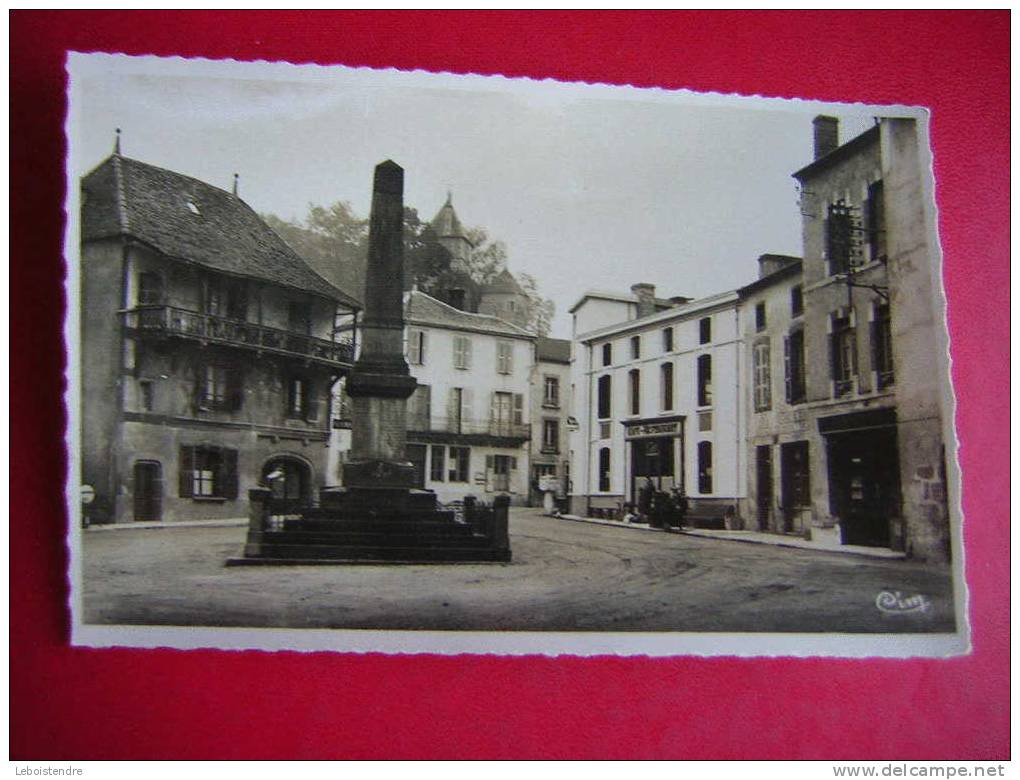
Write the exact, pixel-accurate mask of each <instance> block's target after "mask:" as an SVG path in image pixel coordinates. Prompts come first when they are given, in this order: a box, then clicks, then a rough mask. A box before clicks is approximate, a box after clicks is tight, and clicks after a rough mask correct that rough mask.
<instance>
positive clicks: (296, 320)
mask: <svg viewBox="0 0 1020 780" xmlns="http://www.w3.org/2000/svg"><path fill="white" fill-rule="evenodd" d="M287 329H288V330H290V331H293V332H294V333H302V334H304V335H308V334H309V333H311V330H312V317H311V311H310V310H309V308H308V304H307V303H305V302H304V301H290V303H288V304H287Z"/></svg>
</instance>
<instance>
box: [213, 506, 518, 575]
mask: <svg viewBox="0 0 1020 780" xmlns="http://www.w3.org/2000/svg"><path fill="white" fill-rule="evenodd" d="M249 502H250V506H251V514H250V517H249V526H248V538H247V542H246V544H245V547H244V555H243V556H242V557H235V558H230V559H228V560H227V565H228V566H238V565H267V564H276V565H296V564H328V563H334V564H343V563H352V564H353V563H472V562H473V563H480V562H502V563H506V562H509V561H510V557H511V556H510V541H509V535H508V532H507V520H508V516H509V505H510V501H509V498H508V497H506V496H500V497H497V498H496V500H495V502H494V505H493V506H492V507H485V506H479V505H478V504H477V503H476V502H475V501H474V500H473V499H472V498H470V497H468V498H467V499H466V500H465V502H464V517H463V518H460V519H458V518H457V517H456V516H455V513H454V512H453V510H450V509H443V508H441V507H439V506H438V505H437V503H436V496H435V494H434V493H433V492H431V491H428V490H406V489H399V488H386V487H379V488H328V489H325V490H323V491H322V493H321V501H320V506H318V507H304V508H298V509H294V508H293V507H291V508H290V510H291V511H288V507H286V506H284V505H282V504H281V502H276V501H274V500H273V499H272V495H271V493H270V491H269V490H266V489H264V488H255V489H253V490H251V491H249Z"/></svg>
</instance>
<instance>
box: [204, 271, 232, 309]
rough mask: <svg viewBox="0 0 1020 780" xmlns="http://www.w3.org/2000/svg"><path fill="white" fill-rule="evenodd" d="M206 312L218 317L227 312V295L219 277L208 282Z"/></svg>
mask: <svg viewBox="0 0 1020 780" xmlns="http://www.w3.org/2000/svg"><path fill="white" fill-rule="evenodd" d="M205 313H206V314H212V315H214V316H216V317H222V316H224V315H225V314H226V313H227V296H226V293H225V292H224V290H223V286H222V284H221V283H220V281H219V280H218V279H216V280H213V281H210V282H209V283H208V284H206V287H205Z"/></svg>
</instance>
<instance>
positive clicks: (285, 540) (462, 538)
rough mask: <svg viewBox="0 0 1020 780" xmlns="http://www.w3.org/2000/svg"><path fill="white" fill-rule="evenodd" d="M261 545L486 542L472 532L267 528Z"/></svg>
mask: <svg viewBox="0 0 1020 780" xmlns="http://www.w3.org/2000/svg"><path fill="white" fill-rule="evenodd" d="M262 542H263V544H299V545H327V546H346V545H353V546H358V547H364V546H372V547H483V546H485V545H486V544H488V539H487V538H486V537H484V536H475V535H473V534H467V535H458V536H437V535H419V534H379V533H335V534H324V533H305V532H300V531H267V532H265V533H264V534H263V535H262Z"/></svg>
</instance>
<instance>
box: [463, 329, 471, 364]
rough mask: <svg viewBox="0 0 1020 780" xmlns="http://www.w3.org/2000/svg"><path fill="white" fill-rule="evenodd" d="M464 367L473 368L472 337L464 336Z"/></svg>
mask: <svg viewBox="0 0 1020 780" xmlns="http://www.w3.org/2000/svg"><path fill="white" fill-rule="evenodd" d="M464 368H471V339H469V338H467V337H466V336H465V337H464Z"/></svg>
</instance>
